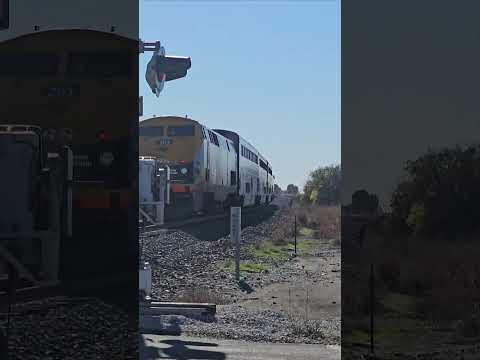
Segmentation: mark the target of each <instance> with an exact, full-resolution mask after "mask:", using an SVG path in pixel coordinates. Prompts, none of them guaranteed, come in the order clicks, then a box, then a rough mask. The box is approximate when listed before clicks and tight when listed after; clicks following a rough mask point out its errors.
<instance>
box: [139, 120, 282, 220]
mask: <svg viewBox="0 0 480 360" xmlns="http://www.w3.org/2000/svg"><path fill="white" fill-rule="evenodd" d="M139 135H140V140H139V153H140V156H148V157H154V158H156V159H160V160H162V161H163V162H164V163H165V164H167V165H169V166H170V169H171V177H170V182H171V185H170V191H171V195H170V199H171V200H170V201H171V202H172V204H174V205H175V204H179V203H181V204H185V205H188V206H191V209H192V211H193V212H204V211H211V210H213V209H215V208H221V207H223V208H228V207H229V206H231V205H232V204H238V203H239V205H241V206H254V205H262V204H268V203H270V202H271V201H272V200H273V198H274V184H275V178H274V176H273V172H272V167H271V164H270V163H269V161H268V160H267V158H266V157H265V156H263V155H262V154H261V153H260V152H259V151H258V150H257V149H256V148H255V147H254V146H253V145H252V144H250V143H249V142H248V141H247V140H245V139H244V138H243V137H241V136H240V135H239V134H238V133H236V132H233V131H229V130H223V129H209V128H207V127H206V126H204V125H202V124H201V123H199V122H197V121H195V120H192V119H189V118H186V117H185V118H183V117H177V116H161V117H154V118H150V119H146V120H144V121H141V122H140V126H139Z"/></svg>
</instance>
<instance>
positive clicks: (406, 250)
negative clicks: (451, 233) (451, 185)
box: [357, 229, 480, 321]
mask: <svg viewBox="0 0 480 360" xmlns="http://www.w3.org/2000/svg"><path fill="white" fill-rule="evenodd" d="M367 244H368V245H367V248H366V249H365V250H364V252H365V254H364V256H362V259H361V260H358V261H360V262H363V263H364V265H365V266H363V267H365V268H368V263H369V262H372V261H373V263H374V264H375V272H376V282H377V288H378V289H379V290H380V291H381V292H384V293H392V292H394V293H400V294H406V295H410V296H414V297H416V298H418V299H421V302H420V306H419V307H418V309H417V315H418V316H419V317H422V318H427V319H441V320H445V321H453V320H468V319H470V317H471V316H472V314H480V263H479V261H478V259H479V258H480V244H479V243H478V240H477V241H471V240H470V241H439V240H436V241H434V240H426V239H423V238H419V237H409V238H407V237H399V238H395V237H393V236H391V237H388V236H385V234H384V233H382V234H380V233H379V232H376V231H375V229H370V230H369V231H368V235H367ZM357 268H358V267H357ZM365 275H366V274H365ZM364 278H365V279H364V282H368V277H366V276H364Z"/></svg>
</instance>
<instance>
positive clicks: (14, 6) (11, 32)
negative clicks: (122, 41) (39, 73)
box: [0, 0, 139, 41]
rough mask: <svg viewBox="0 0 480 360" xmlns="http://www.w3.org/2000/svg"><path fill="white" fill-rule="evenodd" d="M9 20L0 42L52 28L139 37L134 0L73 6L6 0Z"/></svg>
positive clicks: (60, 1)
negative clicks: (7, 0) (7, 1)
mask: <svg viewBox="0 0 480 360" xmlns="http://www.w3.org/2000/svg"><path fill="white" fill-rule="evenodd" d="M8 22H9V26H8V28H7V29H3V30H0V41H7V40H11V39H15V38H17V37H21V36H24V35H30V34H33V33H39V32H44V31H51V30H92V31H99V32H105V33H114V34H116V35H118V36H122V37H125V38H129V39H133V40H139V39H138V4H136V2H134V1H118V0H102V1H98V0H82V1H81V2H78V3H76V4H75V6H72V2H71V1H65V0H44V1H38V0H15V1H9V21H8ZM112 30H113V31H112Z"/></svg>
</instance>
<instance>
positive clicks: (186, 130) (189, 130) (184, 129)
mask: <svg viewBox="0 0 480 360" xmlns="http://www.w3.org/2000/svg"><path fill="white" fill-rule="evenodd" d="M167 135H168V136H195V127H194V126H192V125H185V126H169V127H168V129H167Z"/></svg>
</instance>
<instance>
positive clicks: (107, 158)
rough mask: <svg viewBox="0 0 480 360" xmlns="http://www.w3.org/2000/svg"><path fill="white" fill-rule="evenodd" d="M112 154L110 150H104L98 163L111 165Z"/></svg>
mask: <svg viewBox="0 0 480 360" xmlns="http://www.w3.org/2000/svg"><path fill="white" fill-rule="evenodd" d="M113 160H114V156H113V154H112V153H111V152H104V153H102V154H101V155H100V163H101V164H102V165H104V166H110V165H112V162H113Z"/></svg>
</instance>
